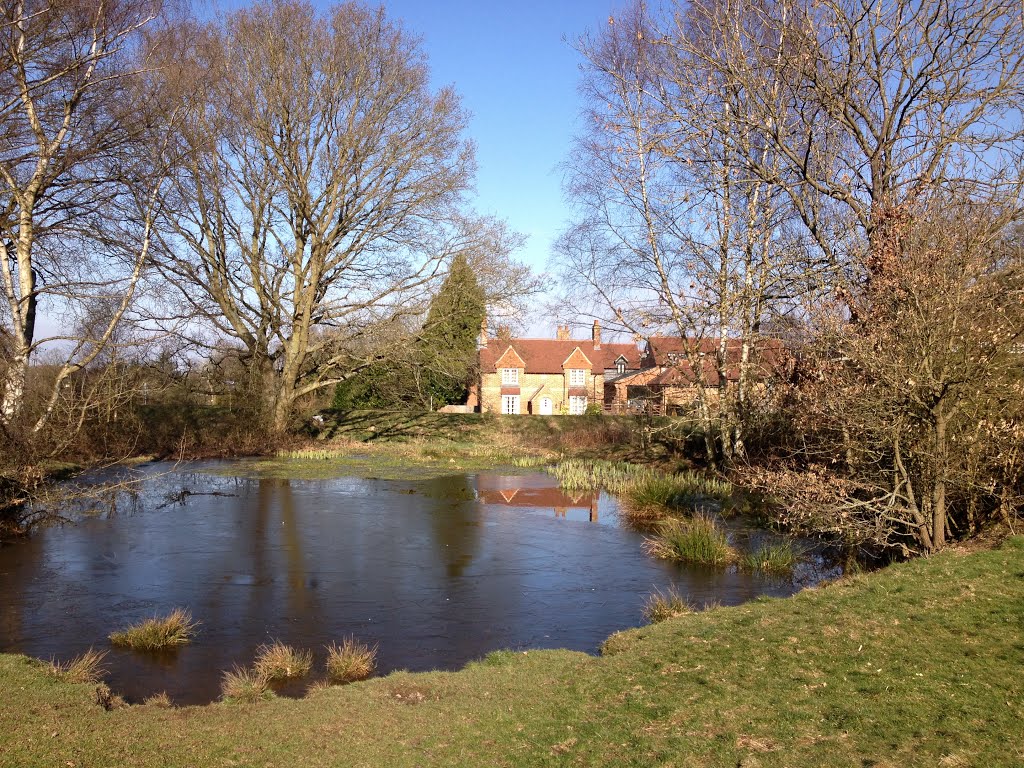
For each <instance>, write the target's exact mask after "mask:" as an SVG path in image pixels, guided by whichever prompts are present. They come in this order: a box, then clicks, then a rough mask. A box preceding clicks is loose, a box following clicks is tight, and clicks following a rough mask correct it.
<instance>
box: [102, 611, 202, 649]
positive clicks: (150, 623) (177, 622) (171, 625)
mask: <svg viewBox="0 0 1024 768" xmlns="http://www.w3.org/2000/svg"><path fill="white" fill-rule="evenodd" d="M198 626H199V622H197V621H193V620H192V614H191V613H189V612H188V610H187V609H185V608H175V609H174V610H173V611H171V612H170V613H169V614H168V615H166V616H163V617H161V616H154V617H153V618H152V619H146V620H145V621H143V622H141V623H140V624H134V625H132V626H130V627H127V628H125V629H122V630H121V631H119V632H113V633H111V634H110V642H111V643H113V644H114V645H118V646H122V647H126V648H133V649H135V650H143V651H156V650H160V649H161V648H173V647H176V646H179V645H184V644H185V643H189V642H191V641H192V638H193V637H195V634H196V628H197V627H198Z"/></svg>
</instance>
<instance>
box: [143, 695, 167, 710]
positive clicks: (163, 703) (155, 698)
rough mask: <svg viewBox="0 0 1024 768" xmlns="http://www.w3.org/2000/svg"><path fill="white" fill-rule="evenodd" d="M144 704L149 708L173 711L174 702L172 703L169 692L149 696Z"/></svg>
mask: <svg viewBox="0 0 1024 768" xmlns="http://www.w3.org/2000/svg"><path fill="white" fill-rule="evenodd" d="M142 704H143V705H144V706H147V707H161V708H163V709H172V708H173V707H174V702H173V701H171V697H170V696H168V695H167V691H161V692H160V693H154V694H153V695H152V696H147V697H146V698H145V700H143V702H142Z"/></svg>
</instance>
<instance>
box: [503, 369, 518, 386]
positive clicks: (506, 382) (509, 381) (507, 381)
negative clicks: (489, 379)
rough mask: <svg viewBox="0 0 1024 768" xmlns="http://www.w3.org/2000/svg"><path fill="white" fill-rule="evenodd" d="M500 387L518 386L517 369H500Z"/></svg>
mask: <svg viewBox="0 0 1024 768" xmlns="http://www.w3.org/2000/svg"><path fill="white" fill-rule="evenodd" d="M501 385H502V386H503V387H518V386H519V369H518V368H502V369H501Z"/></svg>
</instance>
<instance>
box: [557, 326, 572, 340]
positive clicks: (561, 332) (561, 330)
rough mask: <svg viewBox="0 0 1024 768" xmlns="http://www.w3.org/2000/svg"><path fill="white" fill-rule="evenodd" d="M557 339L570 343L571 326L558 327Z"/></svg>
mask: <svg viewBox="0 0 1024 768" xmlns="http://www.w3.org/2000/svg"><path fill="white" fill-rule="evenodd" d="M555 338H556V339H558V340H559V341H568V340H569V326H568V325H560V326H558V330H557V331H556V332H555Z"/></svg>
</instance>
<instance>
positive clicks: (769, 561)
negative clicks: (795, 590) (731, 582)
mask: <svg viewBox="0 0 1024 768" xmlns="http://www.w3.org/2000/svg"><path fill="white" fill-rule="evenodd" d="M799 559H800V553H799V552H798V551H797V550H796V548H795V547H794V546H793V545H792V544H791V543H789V542H788V541H782V542H777V543H774V544H762V545H761V546H760V547H758V548H757V549H756V550H753V551H751V552H745V553H743V554H742V555H741V556H740V558H739V564H740V567H741V568H745V569H746V570H750V571H758V572H760V573H770V574H785V573H792V572H793V568H795V567H796V563H797V561H798V560H799Z"/></svg>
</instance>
